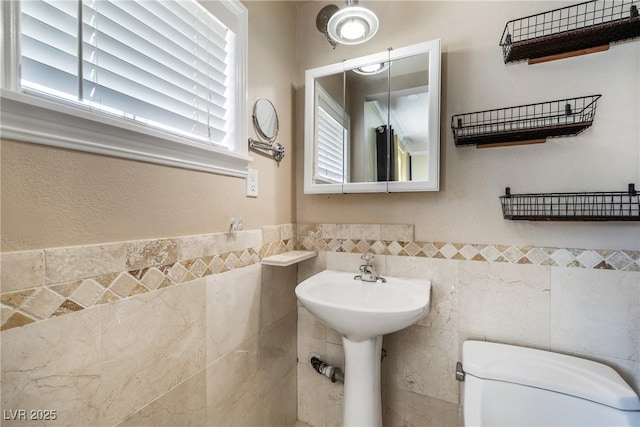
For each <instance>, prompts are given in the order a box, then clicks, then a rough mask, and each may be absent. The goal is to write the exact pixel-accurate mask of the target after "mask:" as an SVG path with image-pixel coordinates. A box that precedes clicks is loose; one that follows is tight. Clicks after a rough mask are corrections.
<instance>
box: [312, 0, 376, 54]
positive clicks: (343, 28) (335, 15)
mask: <svg viewBox="0 0 640 427" xmlns="http://www.w3.org/2000/svg"><path fill="white" fill-rule="evenodd" d="M357 3H358V2H357V1H356V0H347V7H345V8H344V9H338V8H337V6H335V5H329V6H326V7H325V8H323V9H322V10H321V11H320V13H319V14H318V17H317V18H316V27H318V30H319V31H320V32H322V33H323V34H324V35H325V37H327V40H328V41H329V43H331V45H332V46H333V48H334V49H335V47H336V43H340V44H346V45H354V44H360V43H364V42H366V41H367V40H369V39H371V38H372V37H373V36H374V35H375V34H376V32H377V31H378V26H379V21H378V17H377V16H376V14H375V13H373V12H372V11H370V10H369V9H367V8H365V7H360V6H357Z"/></svg>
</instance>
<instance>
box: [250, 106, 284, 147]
mask: <svg viewBox="0 0 640 427" xmlns="http://www.w3.org/2000/svg"><path fill="white" fill-rule="evenodd" d="M253 125H254V126H255V129H256V132H257V133H258V136H259V137H260V138H262V139H264V140H266V141H269V142H273V141H275V140H276V138H277V136H278V130H279V123H278V113H277V112H276V108H275V107H274V106H273V104H272V103H271V101H269V100H268V99H266V98H260V99H258V100H257V101H256V103H255V104H254V105H253Z"/></svg>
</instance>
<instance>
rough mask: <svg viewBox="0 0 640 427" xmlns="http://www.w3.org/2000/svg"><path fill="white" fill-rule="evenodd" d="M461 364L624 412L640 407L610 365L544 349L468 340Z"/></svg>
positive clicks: (488, 376)
mask: <svg viewBox="0 0 640 427" xmlns="http://www.w3.org/2000/svg"><path fill="white" fill-rule="evenodd" d="M462 366H463V369H464V371H465V372H466V373H467V374H469V375H473V376H474V377H478V378H483V379H487V380H497V381H506V382H510V383H515V384H521V385H525V386H531V387H537V388H541V389H545V390H550V391H555V392H558V393H563V394H568V395H571V396H575V397H579V398H582V399H587V400H591V401H593V402H598V403H601V404H603V405H607V406H611V407H613V408H618V409H622V410H625V411H634V410H636V411H637V410H640V399H639V398H638V395H637V394H636V393H635V392H634V391H633V390H632V389H631V387H629V385H628V384H627V383H626V382H625V381H624V380H623V379H622V377H620V375H619V374H618V373H617V372H616V371H614V370H613V369H611V368H610V367H609V366H606V365H603V364H601V363H598V362H593V361H591V360H586V359H581V358H578V357H573V356H567V355H564V354H558V353H552V352H549V351H543V350H534V349H531V348H524V347H517V346H512V345H506V344H496V343H489V342H484V341H465V342H464V343H463V344H462Z"/></svg>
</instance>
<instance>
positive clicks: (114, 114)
mask: <svg viewBox="0 0 640 427" xmlns="http://www.w3.org/2000/svg"><path fill="white" fill-rule="evenodd" d="M2 13H3V23H7V22H17V23H18V24H17V25H13V26H12V25H4V28H5V30H4V31H5V33H4V34H3V36H4V44H3V58H4V59H5V61H6V62H8V63H9V64H10V65H9V68H8V70H7V71H8V75H9V77H8V78H5V80H4V81H3V90H2V98H3V99H2V101H3V102H2V113H3V121H2V134H3V137H5V138H7V137H8V138H14V139H19V140H24V141H31V142H37V143H43V144H50V145H55V146H62V147H65V148H73V149H80V150H84V151H91V152H97V153H101V154H110V155H116V156H120V157H128V158H134V159H138V160H146V161H151V162H156V163H164V164H171V165H176V166H181V167H187V168H193V169H200V170H208V171H212V172H217V173H223V174H228V175H236V176H245V175H246V165H247V164H248V161H249V157H248V156H247V148H246V139H245V136H246V135H245V134H246V130H245V125H246V121H245V120H244V118H243V117H244V115H245V105H246V104H245V102H246V101H245V97H244V93H245V85H246V83H245V80H246V77H245V76H246V72H245V66H246V43H247V40H246V39H247V37H246V22H247V12H246V9H245V8H244V6H242V5H241V4H240V2H239V1H237V0H231V1H230V0H226V1H213V0H201V1H200V2H198V1H196V0H187V1H184V0H175V1H174V0H164V1H155V0H151V1H141V2H138V1H122V0H25V1H20V2H4V4H3V10H2ZM71 124H73V126H65V125H71Z"/></svg>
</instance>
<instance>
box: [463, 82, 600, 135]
mask: <svg viewBox="0 0 640 427" xmlns="http://www.w3.org/2000/svg"><path fill="white" fill-rule="evenodd" d="M601 96H602V95H590V96H583V97H580V98H570V99H561V100H557V101H549V102H542V103H538V104H528V105H519V106H516V107H508V108H499V109H495V110H485V111H478V112H474V113H466V114H457V115H454V116H453V117H452V118H451V130H452V131H453V141H454V142H455V144H456V146H458V147H460V146H466V145H476V146H477V147H497V146H507V145H520V144H532V143H542V142H545V141H546V139H547V138H553V137H561V136H572V135H577V134H579V133H580V132H582V131H584V130H585V129H587V128H588V127H589V126H591V124H592V123H593V119H594V117H595V114H596V106H597V101H598V99H599V98H600V97H601Z"/></svg>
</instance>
